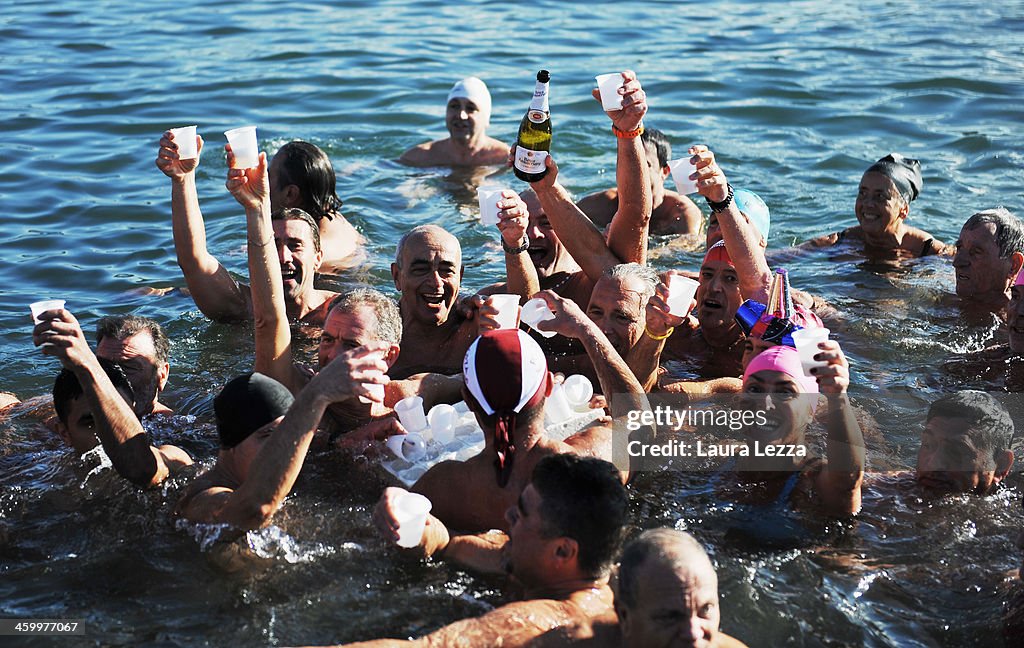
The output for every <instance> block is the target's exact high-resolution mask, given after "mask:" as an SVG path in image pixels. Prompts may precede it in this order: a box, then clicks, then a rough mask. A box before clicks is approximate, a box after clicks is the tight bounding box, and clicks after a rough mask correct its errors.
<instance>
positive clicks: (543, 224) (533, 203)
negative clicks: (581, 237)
mask: <svg viewBox="0 0 1024 648" xmlns="http://www.w3.org/2000/svg"><path fill="white" fill-rule="evenodd" d="M519 197H520V198H522V199H523V202H524V203H526V209H527V210H528V211H529V214H530V221H529V224H528V225H527V228H526V236H527V237H528V238H529V239H530V247H529V249H527V253H529V255H530V260H531V261H533V266H534V267H535V268H536V269H537V277H538V278H540V279H544V278H546V277H548V276H550V275H551V274H552V273H553V272H554V271H555V269H556V267H557V265H558V264H557V261H558V259H559V257H561V255H562V254H564V253H565V248H564V247H563V246H562V241H561V240H559V238H558V234H556V233H555V230H554V229H553V228H552V227H551V223H549V222H548V217H547V214H545V213H544V208H543V207H541V206H540V201H539V200H537V194H535V193H533V192H532V191H524V192H523V193H521V194H519Z"/></svg>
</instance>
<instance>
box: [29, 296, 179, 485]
mask: <svg viewBox="0 0 1024 648" xmlns="http://www.w3.org/2000/svg"><path fill="white" fill-rule="evenodd" d="M32 341H33V343H34V344H35V345H36V346H40V345H42V344H44V343H46V344H45V346H43V347H42V351H43V353H44V354H46V355H52V356H54V357H56V358H58V359H59V360H60V362H61V364H62V365H63V366H64V368H65V369H68V370H69V371H73V372H74V374H75V376H76V377H77V378H78V382H79V384H80V385H81V386H82V393H83V394H84V395H85V398H86V400H87V401H88V403H89V410H90V411H91V412H92V416H93V421H94V422H95V425H96V436H98V437H99V440H100V443H101V444H103V450H104V452H106V453H107V457H109V458H110V462H111V463H112V464H113V465H114V470H116V471H117V472H118V474H119V475H121V476H122V477H124V478H125V479H127V480H128V481H130V482H132V483H133V484H137V485H139V486H155V485H156V484H159V483H160V482H162V481H163V480H164V479H165V478H166V477H167V476H168V475H170V474H171V472H172V471H174V470H176V469H178V468H180V467H182V466H187V465H189V464H191V463H192V459H191V457H189V456H188V454H187V453H186V452H185V451H184V450H181V449H180V448H177V447H175V446H162V447H161V448H159V449H158V448H154V447H153V446H151V445H150V444H149V438H148V437H147V435H146V431H145V430H144V429H143V428H142V423H140V422H139V419H138V418H137V417H136V416H135V412H134V411H133V410H132V404H131V403H128V402H126V401H125V399H124V398H123V397H122V396H121V394H119V393H118V391H117V389H116V388H115V387H114V384H113V383H112V382H110V377H109V376H107V373H106V372H105V371H104V370H103V367H101V366H100V363H99V360H98V359H97V358H96V355H95V354H94V353H93V352H92V350H91V349H90V348H89V343H88V342H86V339H85V334H84V333H83V332H82V327H81V326H80V325H79V324H78V320H77V319H75V316H74V315H72V314H71V313H70V312H68V311H66V310H63V309H61V310H55V311H48V312H46V313H44V315H43V321H42V323H40V324H37V325H36V327H35V329H34V330H33V332H32Z"/></svg>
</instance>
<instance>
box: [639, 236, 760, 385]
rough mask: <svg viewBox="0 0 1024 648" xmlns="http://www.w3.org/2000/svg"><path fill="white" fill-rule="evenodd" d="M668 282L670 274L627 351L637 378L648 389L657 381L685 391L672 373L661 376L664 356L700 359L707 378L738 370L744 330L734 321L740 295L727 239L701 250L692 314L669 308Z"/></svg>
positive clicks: (734, 374)
mask: <svg viewBox="0 0 1024 648" xmlns="http://www.w3.org/2000/svg"><path fill="white" fill-rule="evenodd" d="M671 273H672V272H670V273H669V274H671ZM667 282H668V274H666V276H665V279H664V280H663V281H662V283H661V286H660V287H656V289H655V292H656V294H655V295H654V296H652V297H651V298H650V299H649V300H648V301H647V303H646V305H645V314H644V330H643V333H644V334H643V335H642V336H641V338H640V339H639V340H637V343H636V344H635V345H634V346H633V348H632V349H631V350H630V353H629V356H628V357H627V360H628V361H629V366H630V367H631V368H632V369H633V371H634V373H635V374H636V377H637V380H639V381H640V383H641V384H642V385H644V386H645V387H647V388H649V389H650V388H653V386H654V385H661V388H662V389H664V390H667V391H674V392H675V391H682V392H687V391H688V389H687V388H686V387H684V386H683V385H680V384H676V382H677V381H676V380H675V379H674V378H673V377H671V376H665V378H666V379H667V380H664V379H662V377H661V373H660V363H661V362H662V360H663V359H664V360H686V361H688V362H694V363H699V367H700V368H699V372H700V375H701V377H702V378H704V379H705V380H714V379H718V378H735V377H737V376H739V374H740V373H741V372H742V368H741V360H742V357H743V339H744V336H743V331H742V330H741V329H740V327H739V325H738V324H737V323H736V312H737V310H738V309H739V306H740V302H741V301H742V295H741V293H740V280H739V276H738V273H737V269H736V266H735V264H733V262H732V258H731V257H730V255H729V252H728V250H726V247H725V243H724V242H722V241H719V242H718V243H715V244H714V245H713V246H711V249H709V250H708V252H707V254H705V255H704V260H703V261H702V262H701V267H700V275H699V282H700V285H699V286H698V288H697V292H696V294H695V304H696V307H695V308H691V311H692V313H693V314H688V315H686V316H685V317H682V316H677V315H672V314H671V313H670V312H669V307H668V288H667ZM691 311H687V312H688V313H689V312H691ZM670 385H671V386H670Z"/></svg>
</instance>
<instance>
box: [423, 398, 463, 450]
mask: <svg viewBox="0 0 1024 648" xmlns="http://www.w3.org/2000/svg"><path fill="white" fill-rule="evenodd" d="M458 420H459V413H458V411H456V409H455V408H454V407H452V406H451V405H447V404H445V403H441V404H439V405H434V406H433V407H431V408H430V412H429V413H428V414H427V421H429V423H430V433H431V434H433V435H434V440H435V441H437V442H438V443H440V444H441V445H448V444H449V443H451V442H452V441H454V440H455V424H456V423H457V422H458Z"/></svg>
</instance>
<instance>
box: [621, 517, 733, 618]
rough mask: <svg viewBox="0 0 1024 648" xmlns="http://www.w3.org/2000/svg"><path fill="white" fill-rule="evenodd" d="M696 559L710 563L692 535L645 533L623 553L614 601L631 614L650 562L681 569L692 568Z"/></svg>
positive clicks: (673, 532) (668, 530) (652, 531)
mask: <svg viewBox="0 0 1024 648" xmlns="http://www.w3.org/2000/svg"><path fill="white" fill-rule="evenodd" d="M695 556H699V557H703V559H704V560H706V561H708V562H709V563H710V562H711V560H710V559H709V558H708V554H707V552H706V551H704V547H702V546H701V544H700V543H699V542H697V540H696V539H695V538H694V537H693V536H692V535H690V534H689V533H684V532H683V531H676V530H675V529H651V530H649V531H644V532H643V533H641V534H640V535H639V536H638V537H637V538H636V539H635V540H632V541H631V542H630V543H629V544H628V545H626V548H625V549H623V550H622V558H621V559H620V561H619V576H618V583H617V586H616V590H615V600H616V601H617V602H619V603H621V604H622V605H624V606H625V607H627V608H629V609H631V610H632V609H634V608H635V607H636V602H637V598H638V597H637V594H638V592H639V590H640V583H638V582H637V579H638V578H639V576H640V567H642V566H643V565H644V564H645V563H646V562H647V560H648V559H649V558H653V559H655V560H657V561H658V566H659V567H664V568H667V569H672V568H676V569H678V568H680V567H685V566H687V565H690V564H692V562H693V559H694V557H695ZM699 559H700V558H698V560H699ZM712 571H714V570H713V569H712Z"/></svg>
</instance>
